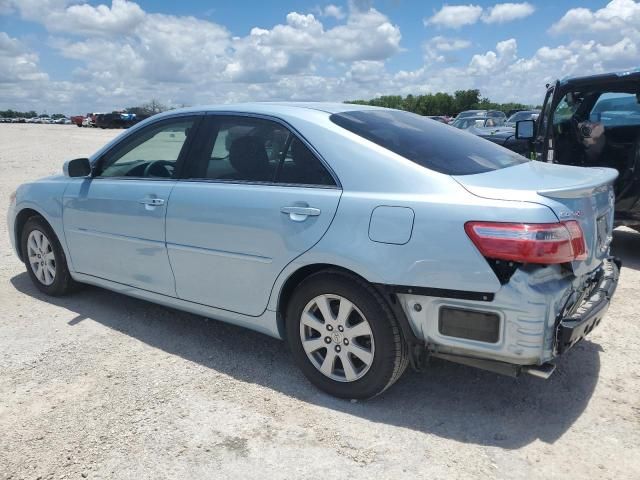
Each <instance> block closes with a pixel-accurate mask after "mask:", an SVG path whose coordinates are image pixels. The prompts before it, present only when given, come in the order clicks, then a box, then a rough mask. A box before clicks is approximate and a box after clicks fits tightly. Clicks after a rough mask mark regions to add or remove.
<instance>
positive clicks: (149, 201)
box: [140, 198, 164, 207]
mask: <svg viewBox="0 0 640 480" xmlns="http://www.w3.org/2000/svg"><path fill="white" fill-rule="evenodd" d="M140 203H141V204H142V205H149V206H151V207H159V206H161V205H164V198H143V199H142V200H140Z"/></svg>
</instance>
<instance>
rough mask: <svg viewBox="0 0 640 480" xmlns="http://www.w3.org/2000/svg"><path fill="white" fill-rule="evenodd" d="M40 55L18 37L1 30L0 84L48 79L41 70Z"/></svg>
mask: <svg viewBox="0 0 640 480" xmlns="http://www.w3.org/2000/svg"><path fill="white" fill-rule="evenodd" d="M38 61H39V59H38V56H37V55H36V54H35V53H32V52H29V51H28V49H27V48H26V47H25V46H24V45H23V44H22V43H21V42H20V41H19V40H18V39H16V38H13V37H10V36H9V35H7V34H6V33H5V32H0V85H2V84H4V85H5V86H6V85H7V84H16V83H22V82H26V83H30V82H34V81H42V80H47V79H48V78H49V77H48V75H47V74H46V73H43V72H41V71H40V69H39V66H38Z"/></svg>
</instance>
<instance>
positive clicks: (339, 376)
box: [286, 271, 408, 399]
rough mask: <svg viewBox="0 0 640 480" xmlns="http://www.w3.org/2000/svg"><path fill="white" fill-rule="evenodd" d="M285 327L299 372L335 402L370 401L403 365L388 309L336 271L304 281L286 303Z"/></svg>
mask: <svg viewBox="0 0 640 480" xmlns="http://www.w3.org/2000/svg"><path fill="white" fill-rule="evenodd" d="M286 325H287V336H288V339H289V344H290V346H291V350H292V353H293V356H294V358H295V360H296V363H297V364H298V366H299V367H300V369H301V370H302V372H303V373H304V374H305V376H306V377H307V378H308V379H309V380H310V381H311V382H312V383H313V384H314V385H316V386H317V387H318V388H320V389H321V390H324V391H325V392H327V393H329V394H331V395H334V396H337V397H341V398H349V399H352V398H353V399H365V398H371V397H374V396H376V395H378V394H380V393H382V392H383V391H384V390H386V389H387V388H388V387H389V386H391V385H392V384H393V383H394V382H395V381H396V380H397V379H398V378H399V377H400V376H401V375H402V373H403V372H404V370H405V368H406V366H407V363H408V349H407V345H406V342H405V340H404V338H403V336H402V333H401V331H400V327H399V325H398V322H397V319H396V318H395V316H394V315H393V313H392V312H391V309H390V308H389V305H388V304H387V303H386V301H385V300H384V299H383V298H382V297H381V296H380V294H379V293H378V292H377V291H376V290H375V289H374V288H373V287H372V286H371V285H369V284H368V283H366V282H365V281H363V280H361V279H359V278H357V277H353V276H351V275H349V274H347V273H343V272H341V271H326V272H320V273H317V274H314V275H311V276H310V277H308V278H307V279H305V280H304V281H303V282H302V283H301V284H300V285H299V286H298V288H297V289H296V291H295V292H294V294H293V297H292V298H291V301H290V302H289V305H288V308H287V315H286Z"/></svg>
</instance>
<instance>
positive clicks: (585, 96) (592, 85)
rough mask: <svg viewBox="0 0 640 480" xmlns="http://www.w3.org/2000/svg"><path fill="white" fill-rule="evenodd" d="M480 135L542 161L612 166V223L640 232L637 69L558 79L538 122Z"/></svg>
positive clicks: (639, 89)
mask: <svg viewBox="0 0 640 480" xmlns="http://www.w3.org/2000/svg"><path fill="white" fill-rule="evenodd" d="M481 136H483V137H484V138H486V139H488V140H491V141H493V142H494V143H498V144H500V145H502V146H504V147H506V148H509V149H510V150H513V151H515V152H518V153H520V154H522V155H525V156H528V157H530V158H532V159H535V160H540V161H543V162H548V163H560V164H563V165H577V166H581V167H611V168H615V169H616V170H618V173H619V175H618V178H617V179H616V182H615V185H614V190H615V194H616V203H615V222H616V225H626V226H629V227H632V228H635V229H636V230H640V70H636V71H630V72H621V73H606V74H600V75H592V76H588V77H575V78H569V79H563V80H558V81H556V82H555V83H554V84H550V85H547V94H546V97H545V100H544V104H543V107H542V112H541V113H540V115H539V116H538V118H537V119H536V120H522V121H519V122H517V123H516V128H515V130H510V131H509V129H500V130H497V131H495V132H492V134H486V135H481Z"/></svg>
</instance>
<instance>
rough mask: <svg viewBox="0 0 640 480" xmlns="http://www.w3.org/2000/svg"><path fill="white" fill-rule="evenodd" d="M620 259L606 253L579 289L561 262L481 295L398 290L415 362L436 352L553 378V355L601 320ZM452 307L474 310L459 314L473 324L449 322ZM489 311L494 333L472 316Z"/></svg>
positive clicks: (484, 365)
mask: <svg viewBox="0 0 640 480" xmlns="http://www.w3.org/2000/svg"><path fill="white" fill-rule="evenodd" d="M620 266H621V264H620V261H619V260H617V259H615V258H613V257H609V258H607V259H605V260H604V261H603V262H602V265H601V266H600V267H599V268H598V269H597V270H596V271H594V272H593V273H592V274H591V275H590V279H589V280H588V283H587V284H586V285H584V284H583V285H580V287H581V288H580V290H578V288H577V287H578V285H577V282H576V284H572V282H573V280H572V277H571V275H570V274H568V273H567V272H566V271H563V269H562V268H561V267H560V266H554V267H547V268H537V269H536V268H530V269H526V268H521V269H519V270H518V271H517V272H516V273H515V274H514V276H513V277H512V278H511V280H510V282H509V283H508V284H505V285H503V287H502V289H501V290H500V291H499V292H497V293H496V294H495V295H492V296H491V297H488V296H485V297H483V298H482V300H481V299H476V298H468V297H462V296H460V295H458V296H455V297H453V296H451V295H449V296H447V297H444V296H438V294H437V293H432V295H434V296H430V295H429V293H431V292H423V291H421V290H420V289H415V290H418V291H415V290H414V289H413V288H412V289H411V290H396V295H397V298H398V299H399V300H400V302H399V305H401V307H402V310H403V313H404V314H405V315H406V318H407V319H408V320H409V323H410V326H411V330H412V333H415V336H416V339H415V341H414V343H415V345H416V348H415V350H414V351H415V354H416V359H415V362H414V363H416V364H417V363H419V360H420V358H419V357H424V359H425V360H426V358H428V357H435V358H442V359H445V360H449V361H453V362H456V363H462V364H465V365H469V366H474V367H477V368H481V369H484V370H490V371H493V372H496V373H501V374H505V375H510V376H518V375H520V374H523V373H527V374H530V375H534V376H537V377H540V378H548V377H549V376H550V375H551V374H552V373H553V371H554V369H555V365H554V364H553V363H551V362H552V361H553V360H554V359H555V358H557V357H558V356H559V355H561V354H562V353H564V352H566V351H567V350H568V349H570V348H571V347H572V346H573V345H575V344H576V343H578V342H579V341H580V340H582V339H583V338H584V337H585V336H586V335H588V334H589V333H590V332H591V331H592V330H593V329H594V328H595V327H596V326H597V325H598V324H599V323H600V322H601V321H602V319H603V317H604V316H605V314H606V312H607V310H608V308H609V304H610V302H611V298H612V297H613V294H614V292H615V290H616V287H617V284H618V278H619V272H620ZM425 293H427V294H426V295H425ZM449 310H456V311H462V312H464V313H465V314H468V313H471V314H472V315H465V317H466V318H462V317H460V321H461V322H463V321H464V322H466V324H464V325H457V326H458V327H460V326H462V327H468V328H460V329H459V331H457V332H456V331H453V330H447V329H443V326H444V323H443V322H444V320H446V319H445V318H443V316H442V313H443V312H446V311H449ZM478 314H479V315H478ZM480 317H482V318H480ZM491 318H492V322H493V324H492V325H494V326H495V328H492V329H491V333H492V335H491V336H490V337H491V338H489V336H487V335H484V334H485V333H487V331H488V330H487V329H486V328H485V329H484V330H482V331H480V330H479V329H475V330H474V329H472V328H471V327H474V325H473V324H471V323H469V322H475V321H482V323H483V324H484V323H486V322H488V321H489V320H490V319H491ZM496 325H497V326H496ZM483 328H484V327H483ZM469 332H473V335H470V334H469ZM479 333H482V334H483V335H482V337H483V338H481V336H480V335H479ZM484 337H486V338H484Z"/></svg>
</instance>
